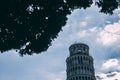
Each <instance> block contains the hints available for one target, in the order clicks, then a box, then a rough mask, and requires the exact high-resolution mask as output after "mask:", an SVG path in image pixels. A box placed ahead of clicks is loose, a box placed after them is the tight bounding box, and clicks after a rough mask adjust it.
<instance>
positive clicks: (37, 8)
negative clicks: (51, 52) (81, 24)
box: [0, 0, 119, 55]
mask: <svg viewBox="0 0 120 80" xmlns="http://www.w3.org/2000/svg"><path fill="white" fill-rule="evenodd" d="M92 4H93V0H1V1H0V52H1V53H2V52H5V51H8V50H11V49H15V50H16V51H18V52H19V53H20V54H21V55H25V54H28V55H32V54H33V53H36V54H38V53H41V52H43V51H46V50H47V49H48V48H49V46H50V45H51V42H52V41H53V40H54V39H55V38H57V36H58V33H59V32H60V31H61V30H62V27H63V26H64V25H65V24H66V21H67V15H69V14H71V13H72V11H73V10H75V9H81V8H83V9H86V8H88V7H90V6H91V5H92ZM95 4H96V6H98V7H99V8H100V12H103V13H106V14H112V13H113V11H114V10H115V9H116V8H118V6H119V2H118V1H117V0H97V1H96V2H95Z"/></svg>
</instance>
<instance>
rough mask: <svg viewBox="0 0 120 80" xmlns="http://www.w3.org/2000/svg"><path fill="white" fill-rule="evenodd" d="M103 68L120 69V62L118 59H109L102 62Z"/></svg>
mask: <svg viewBox="0 0 120 80" xmlns="http://www.w3.org/2000/svg"><path fill="white" fill-rule="evenodd" d="M101 70H103V71H108V72H109V71H116V70H120V62H119V60H118V59H109V60H107V61H105V62H104V63H103V64H102V68H101Z"/></svg>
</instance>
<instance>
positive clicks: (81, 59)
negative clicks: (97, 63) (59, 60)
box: [66, 43, 96, 80]
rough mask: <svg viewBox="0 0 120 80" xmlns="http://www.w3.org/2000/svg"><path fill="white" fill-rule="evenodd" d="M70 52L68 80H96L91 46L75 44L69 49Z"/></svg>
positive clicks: (67, 61)
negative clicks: (90, 51)
mask: <svg viewBox="0 0 120 80" xmlns="http://www.w3.org/2000/svg"><path fill="white" fill-rule="evenodd" d="M69 52H70V56H69V57H68V58H67V59H66V65H67V70H66V72H67V79H66V80H96V79H95V71H94V66H93V58H92V56H90V55H89V46H88V45H86V44H84V43H75V44H73V45H71V46H70V47H69Z"/></svg>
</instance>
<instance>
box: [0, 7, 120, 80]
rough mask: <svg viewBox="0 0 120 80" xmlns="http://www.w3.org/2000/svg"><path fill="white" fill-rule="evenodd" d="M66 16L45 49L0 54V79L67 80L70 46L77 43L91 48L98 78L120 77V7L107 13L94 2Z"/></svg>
mask: <svg viewBox="0 0 120 80" xmlns="http://www.w3.org/2000/svg"><path fill="white" fill-rule="evenodd" d="M67 17H68V20H67V24H66V25H65V26H64V27H63V30H62V31H61V32H60V33H59V35H58V37H57V38H56V39H55V40H54V41H53V42H52V46H50V47H49V49H48V50H47V51H46V52H42V53H41V54H34V55H32V56H28V55H25V56H24V57H21V56H20V55H19V54H18V53H17V52H15V51H14V50H11V51H8V52H5V53H2V54H0V80H66V58H67V57H68V56H69V50H68V48H69V46H70V45H71V44H74V43H85V44H87V45H88V46H89V47H90V51H89V52H90V55H91V56H92V57H93V58H94V68H95V76H96V78H97V80H120V8H118V9H116V10H115V11H114V14H113V15H109V14H107V15H106V14H103V13H99V9H98V8H97V7H95V6H94V5H93V6H92V7H90V8H87V9H86V10H84V9H77V10H74V11H73V12H72V14H71V15H68V16H67Z"/></svg>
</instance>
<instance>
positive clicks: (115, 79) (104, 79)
mask: <svg viewBox="0 0 120 80" xmlns="http://www.w3.org/2000/svg"><path fill="white" fill-rule="evenodd" d="M96 79H97V80H119V79H120V72H111V73H99V74H97V76H96Z"/></svg>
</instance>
